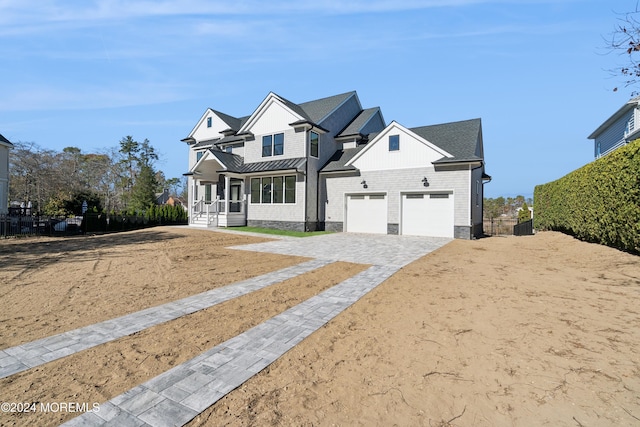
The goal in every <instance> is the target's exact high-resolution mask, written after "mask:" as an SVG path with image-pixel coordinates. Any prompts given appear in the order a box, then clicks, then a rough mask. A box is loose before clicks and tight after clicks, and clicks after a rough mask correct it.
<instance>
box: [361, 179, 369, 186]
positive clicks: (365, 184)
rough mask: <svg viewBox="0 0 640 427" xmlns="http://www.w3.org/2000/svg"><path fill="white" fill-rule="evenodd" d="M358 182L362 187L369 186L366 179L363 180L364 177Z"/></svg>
mask: <svg viewBox="0 0 640 427" xmlns="http://www.w3.org/2000/svg"><path fill="white" fill-rule="evenodd" d="M360 184H362V188H369V186H368V185H367V181H365V180H364V179H363V180H362V182H361V183H360Z"/></svg>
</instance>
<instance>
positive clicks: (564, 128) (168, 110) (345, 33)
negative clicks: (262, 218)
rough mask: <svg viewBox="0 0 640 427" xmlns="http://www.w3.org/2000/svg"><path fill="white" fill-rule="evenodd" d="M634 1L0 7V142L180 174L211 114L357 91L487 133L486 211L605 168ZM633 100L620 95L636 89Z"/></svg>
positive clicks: (70, 1)
mask: <svg viewBox="0 0 640 427" xmlns="http://www.w3.org/2000/svg"><path fill="white" fill-rule="evenodd" d="M635 7H636V1H635V0H625V1H619V0H609V1H602V0H423V1H420V0H393V1H391V0H366V1H365V0H356V1H350V0H343V1H338V0H295V1H283V0H270V1H268V2H265V1H259V0H236V1H233V2H231V1H211V0H181V1H177V0H176V1H162V0H157V1H152V0H149V1H138V0H67V1H62V0H60V1H55V0H39V1H37V2H36V1H32V0H0V57H1V58H2V63H1V64H2V65H0V94H1V98H0V133H1V134H3V135H4V136H5V137H6V138H8V139H9V140H11V141H13V142H16V141H23V142H35V143H36V144H38V145H39V146H41V147H43V148H49V149H55V150H62V148H64V147H67V146H76V147H79V148H81V149H82V150H83V152H85V153H87V152H96V151H101V150H102V149H103V148H106V147H116V146H118V142H119V141H120V139H122V137H124V136H126V135H131V136H133V137H134V138H135V139H137V140H138V141H142V140H144V139H145V138H148V139H149V140H150V142H151V144H152V145H153V146H154V147H155V148H156V149H157V151H158V152H159V153H160V156H161V159H160V162H159V164H158V168H159V169H161V170H163V171H164V172H165V175H166V176H167V177H168V178H169V177H180V176H181V175H182V174H183V173H184V172H186V171H187V145H186V144H184V143H182V142H180V140H181V139H182V138H184V137H186V136H187V135H188V134H189V132H190V131H191V129H192V128H193V126H194V125H195V124H196V122H197V120H198V119H199V118H200V117H201V115H202V114H203V113H204V111H205V110H206V108H208V107H211V108H214V109H217V110H220V111H222V112H225V113H227V114H230V115H234V116H243V115H248V114H251V113H252V112H253V110H254V109H255V108H256V107H257V106H258V105H259V103H260V102H261V101H262V100H263V99H264V98H265V97H266V96H267V94H268V93H269V92H270V91H273V92H275V93H277V94H279V95H281V96H283V97H285V98H287V99H289V100H291V101H293V102H297V103H302V102H305V101H310V100H313V99H317V98H322V97H325V96H331V95H335V94H339V93H343V92H348V91H351V90H356V91H357V92H358V95H359V97H360V101H361V102H362V104H363V107H364V108H368V107H376V106H380V107H381V108H382V112H383V115H384V117H385V119H386V121H387V122H388V123H389V122H391V121H392V120H396V121H397V122H399V123H400V124H402V125H403V126H406V127H415V126H424V125H430V124H437V123H444V122H451V121H458V120H466V119H471V118H476V117H480V118H481V119H482V125H483V133H484V146H485V159H486V167H487V168H486V170H487V173H489V174H490V175H492V177H493V180H492V182H491V183H489V184H487V186H486V187H485V195H486V196H487V197H497V196H501V195H502V196H515V195H518V194H522V195H525V196H526V197H531V196H532V195H533V188H534V186H535V185H537V184H541V183H545V182H548V181H551V180H554V179H557V178H559V177H561V176H563V175H565V174H566V173H568V172H570V171H572V170H574V169H576V168H578V167H580V166H582V165H584V164H586V163H588V162H590V161H592V160H593V144H592V142H591V141H590V140H587V136H588V135H589V134H590V133H591V132H592V131H593V130H594V129H595V128H596V127H598V125H600V124H601V123H602V122H603V121H604V120H605V119H606V118H607V117H608V116H609V115H611V114H612V113H613V112H615V111H616V110H617V109H618V108H619V107H620V106H622V105H623V104H624V103H625V102H626V101H627V100H628V99H629V98H630V95H631V92H632V90H634V89H633V88H624V87H622V88H621V89H620V90H619V91H617V92H613V88H614V87H616V86H618V87H619V86H621V82H622V79H621V78H616V77H613V76H612V75H611V73H610V72H609V71H608V70H610V69H612V68H615V67H616V66H617V65H620V64H624V58H623V57H621V56H619V55H618V54H616V53H608V51H607V49H606V40H605V39H606V38H607V37H608V36H609V35H610V34H611V33H612V32H613V30H614V29H615V26H616V24H618V23H619V18H620V15H619V13H623V12H628V11H631V10H633V9H635ZM622 86H624V85H622Z"/></svg>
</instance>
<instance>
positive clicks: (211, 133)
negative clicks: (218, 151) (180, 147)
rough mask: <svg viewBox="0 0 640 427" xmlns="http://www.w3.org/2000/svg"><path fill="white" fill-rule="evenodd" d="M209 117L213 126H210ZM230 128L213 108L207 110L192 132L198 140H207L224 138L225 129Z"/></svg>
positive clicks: (192, 135) (193, 136)
mask: <svg viewBox="0 0 640 427" xmlns="http://www.w3.org/2000/svg"><path fill="white" fill-rule="evenodd" d="M209 119H211V126H210V127H209V126H208V122H209ZM227 129H229V125H228V124H226V123H225V122H224V121H223V120H222V119H221V118H220V117H218V115H217V114H216V113H214V112H213V110H210V109H209V110H207V111H206V112H205V113H204V115H203V116H202V118H201V119H200V121H199V122H198V124H197V125H196V127H195V128H194V129H193V131H192V132H191V135H190V136H191V137H192V138H194V139H195V140H196V141H198V142H200V141H206V140H209V139H216V138H222V136H223V135H222V134H221V133H220V132H222V131H223V130H227Z"/></svg>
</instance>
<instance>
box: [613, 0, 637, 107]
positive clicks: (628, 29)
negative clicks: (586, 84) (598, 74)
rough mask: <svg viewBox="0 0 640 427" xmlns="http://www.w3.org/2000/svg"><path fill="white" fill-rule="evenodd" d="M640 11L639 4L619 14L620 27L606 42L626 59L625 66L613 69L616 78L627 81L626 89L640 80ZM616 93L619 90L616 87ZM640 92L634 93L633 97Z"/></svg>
mask: <svg viewBox="0 0 640 427" xmlns="http://www.w3.org/2000/svg"><path fill="white" fill-rule="evenodd" d="M639 13H640V9H639V4H638V3H636V7H635V9H634V10H633V11H631V12H625V13H621V14H619V15H620V16H619V18H618V21H619V23H618V25H616V27H615V30H614V31H613V33H612V34H611V36H610V38H609V39H608V40H606V43H607V48H608V49H609V50H610V51H613V52H618V53H619V54H620V55H621V56H623V57H624V58H625V61H624V64H623V65H620V66H617V67H616V68H613V69H611V70H610V71H611V73H612V74H613V75H615V76H621V77H623V78H624V79H625V82H624V85H625V87H629V86H634V85H635V84H637V83H638V81H639V79H640V15H639ZM613 90H614V92H615V91H617V90H618V88H617V87H615V88H614V89H613ZM637 94H638V92H637V91H634V92H633V93H632V95H633V96H635V95H637Z"/></svg>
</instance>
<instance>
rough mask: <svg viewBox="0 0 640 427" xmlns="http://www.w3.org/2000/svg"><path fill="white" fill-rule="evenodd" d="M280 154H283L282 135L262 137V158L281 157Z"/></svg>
mask: <svg viewBox="0 0 640 427" xmlns="http://www.w3.org/2000/svg"><path fill="white" fill-rule="evenodd" d="M282 154H284V133H276V134H275V135H265V136H263V137H262V157H271V156H281V155H282Z"/></svg>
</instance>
